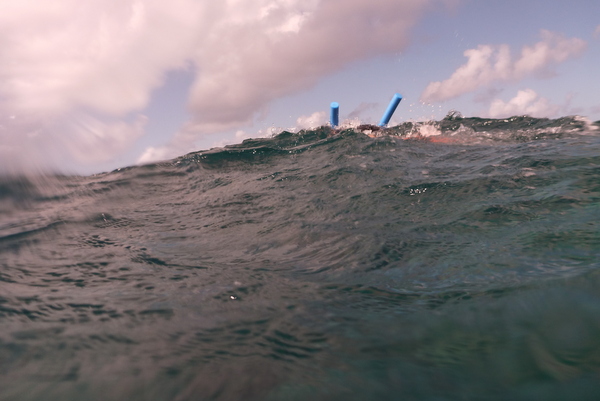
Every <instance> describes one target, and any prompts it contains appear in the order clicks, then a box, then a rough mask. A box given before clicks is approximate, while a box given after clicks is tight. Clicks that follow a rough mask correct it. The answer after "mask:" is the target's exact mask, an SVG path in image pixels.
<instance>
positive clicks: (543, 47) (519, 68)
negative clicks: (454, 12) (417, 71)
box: [421, 30, 586, 102]
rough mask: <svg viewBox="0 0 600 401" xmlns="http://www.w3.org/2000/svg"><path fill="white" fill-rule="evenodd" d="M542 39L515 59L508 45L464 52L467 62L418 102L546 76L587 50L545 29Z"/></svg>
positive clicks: (583, 44) (433, 84) (579, 42)
mask: <svg viewBox="0 0 600 401" xmlns="http://www.w3.org/2000/svg"><path fill="white" fill-rule="evenodd" d="M541 36H542V40H541V41H540V42H538V43H536V44H534V45H533V46H524V47H523V49H522V50H521V54H520V56H519V57H518V58H517V59H515V60H513V57H512V55H511V52H510V47H509V46H508V45H499V46H492V45H479V46H478V47H477V48H476V49H469V50H466V51H465V52H464V55H465V57H467V58H468V61H467V63H466V64H464V65H462V66H460V67H459V68H458V69H457V70H456V71H455V72H454V73H453V74H452V75H451V76H450V78H448V79H447V80H445V81H438V82H431V83H430V84H429V85H428V86H427V88H425V90H424V91H423V94H422V95H421V100H422V101H423V102H441V101H444V100H448V99H452V98H455V97H458V96H460V95H463V94H465V93H469V92H473V91H475V90H477V89H479V88H481V87H485V86H487V85H489V84H491V83H493V82H498V81H500V82H503V81H504V82H506V81H518V80H520V79H522V78H524V77H526V76H528V75H531V74H546V75H547V74H548V73H549V71H550V70H549V69H550V68H551V67H552V66H553V65H555V64H560V63H562V62H564V61H566V60H568V59H569V58H573V57H577V56H579V55H581V54H582V53H583V51H584V50H585V49H586V42H585V41H584V40H582V39H578V38H565V37H564V36H562V35H561V34H557V33H554V32H550V31H547V30H542V31H541Z"/></svg>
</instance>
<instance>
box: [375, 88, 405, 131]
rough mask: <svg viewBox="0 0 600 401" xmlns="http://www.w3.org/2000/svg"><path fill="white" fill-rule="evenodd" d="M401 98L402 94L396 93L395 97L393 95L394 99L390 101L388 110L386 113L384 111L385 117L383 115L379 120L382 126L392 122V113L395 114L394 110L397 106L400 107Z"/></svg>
mask: <svg viewBox="0 0 600 401" xmlns="http://www.w3.org/2000/svg"><path fill="white" fill-rule="evenodd" d="M401 100H402V95H400V94H398V93H396V94H394V97H392V100H391V101H390V104H389V106H388V108H387V110H386V111H385V113H383V117H381V121H380V122H379V126H380V127H385V126H386V125H387V123H389V122H390V118H392V114H394V111H396V107H398V105H399V104H400V101H401Z"/></svg>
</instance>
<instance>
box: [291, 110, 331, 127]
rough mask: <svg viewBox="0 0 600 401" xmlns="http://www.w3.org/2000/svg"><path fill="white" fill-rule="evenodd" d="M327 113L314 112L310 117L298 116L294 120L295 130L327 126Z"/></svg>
mask: <svg viewBox="0 0 600 401" xmlns="http://www.w3.org/2000/svg"><path fill="white" fill-rule="evenodd" d="M327 122H328V120H327V113H326V112H324V111H316V112H314V113H312V114H311V115H310V116H300V117H298V119H296V127H295V129H296V130H302V129H311V128H316V127H320V126H322V125H325V124H327Z"/></svg>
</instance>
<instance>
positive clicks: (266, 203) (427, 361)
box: [0, 116, 600, 401]
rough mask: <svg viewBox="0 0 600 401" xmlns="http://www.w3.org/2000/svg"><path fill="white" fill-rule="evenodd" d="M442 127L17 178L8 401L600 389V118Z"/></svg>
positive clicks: (6, 228) (1, 195)
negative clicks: (86, 173)
mask: <svg viewBox="0 0 600 401" xmlns="http://www.w3.org/2000/svg"><path fill="white" fill-rule="evenodd" d="M427 128H428V129H429V131H426V130H423V127H419V126H418V124H410V123H407V124H404V125H402V126H400V127H395V128H392V129H390V130H388V131H387V132H386V133H384V134H383V135H381V136H379V137H375V138H371V137H369V136H366V135H364V134H363V133H361V132H357V131H355V130H346V131H342V132H341V133H337V134H335V135H331V132H330V131H329V130H328V129H326V128H321V129H318V130H314V131H307V132H301V133H299V134H290V133H285V132H284V133H282V134H280V135H279V136H277V137H275V138H271V139H263V140H251V141H246V142H244V143H243V144H241V145H237V146H232V147H228V148H225V149H221V150H213V151H207V152H198V153H192V154H189V155H186V156H184V157H181V158H179V159H176V160H173V161H171V162H168V163H162V164H156V165H149V166H143V167H132V168H126V169H121V170H119V171H115V172H112V173H107V174H101V175H96V176H92V177H65V176H45V177H4V178H2V179H1V180H0V400H2V401H5V400H307V399H310V400H509V399H510V400H534V399H535V400H566V399H569V400H597V399H600V398H599V397H600V225H599V223H598V219H599V217H600V135H598V133H599V132H600V131H598V128H597V125H594V124H588V123H586V122H585V121H583V120H582V119H578V118H570V117H568V118H563V119H559V120H544V119H541V120H540V119H532V118H527V117H519V118H512V119H509V120H483V119H476V118H468V119H467V118H460V117H456V116H455V117H449V118H447V119H445V120H443V121H441V122H438V123H435V124H429V125H427ZM434 128H435V129H438V130H441V132H442V136H435V137H430V138H429V139H439V138H445V139H442V140H441V141H440V140H437V141H436V142H431V141H430V140H422V139H419V138H418V137H417V136H415V135H414V134H415V132H417V131H418V130H419V129H421V130H422V132H430V131H431V129H434ZM406 138H410V139H409V140H405V139H406Z"/></svg>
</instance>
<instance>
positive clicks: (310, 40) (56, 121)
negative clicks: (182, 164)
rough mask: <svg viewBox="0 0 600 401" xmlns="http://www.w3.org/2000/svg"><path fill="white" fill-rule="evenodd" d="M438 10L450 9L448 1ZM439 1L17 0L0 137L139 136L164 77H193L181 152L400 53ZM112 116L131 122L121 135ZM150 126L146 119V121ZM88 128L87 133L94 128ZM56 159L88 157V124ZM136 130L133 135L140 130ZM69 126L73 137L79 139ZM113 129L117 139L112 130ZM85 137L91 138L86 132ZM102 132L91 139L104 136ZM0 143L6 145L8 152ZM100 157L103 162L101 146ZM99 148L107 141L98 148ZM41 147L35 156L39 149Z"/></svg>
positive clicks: (3, 80) (174, 148)
mask: <svg viewBox="0 0 600 401" xmlns="http://www.w3.org/2000/svg"><path fill="white" fill-rule="evenodd" d="M446 3H447V4H446ZM451 3H452V2H448V0H446V1H444V0H405V1H402V2H398V1H397V0H348V1H344V2H340V1H337V0H255V1H252V2H248V1H244V0H223V1H218V2H210V1H198V0H171V1H168V2H165V1H160V0H89V1H86V2H81V1H77V0H53V1H52V2H39V1H35V0H21V1H18V2H8V1H4V2H2V3H1V4H0V32H2V35H0V116H4V117H6V116H11V115H16V116H18V117H19V118H20V119H21V120H22V121H25V120H26V121H27V124H25V125H24V126H19V127H16V126H15V127H13V128H16V129H21V130H22V131H20V132H19V133H15V134H6V132H5V131H6V130H4V131H2V130H0V136H1V137H0V140H2V143H3V146H2V147H0V159H2V160H3V161H4V160H6V159H4V156H5V152H4V151H3V150H2V149H6V148H11V149H12V148H14V147H18V148H20V149H21V152H22V154H23V155H24V156H23V157H24V158H25V157H26V155H27V154H31V153H32V152H33V153H34V152H35V149H36V146H37V145H36V143H41V142H40V141H37V142H35V143H32V142H27V141H23V140H18V139H14V137H20V136H27V135H29V134H31V133H32V132H36V135H43V136H44V137H47V138H54V139H52V140H50V139H49V141H55V140H56V141H58V142H61V141H62V140H61V138H64V136H65V134H64V133H63V132H59V128H61V127H63V126H64V125H65V124H66V125H68V122H69V121H70V120H71V119H72V118H78V116H82V115H85V116H87V117H86V118H89V119H95V120H96V121H97V122H98V124H106V125H107V130H108V131H110V132H112V133H113V134H110V133H108V134H107V135H106V136H105V140H106V141H109V140H114V139H115V137H120V136H119V135H121V136H126V137H127V138H128V139H124V140H122V141H120V142H119V143H120V145H119V146H114V147H112V151H113V152H117V151H122V150H123V149H124V148H125V147H126V144H131V143H132V142H133V141H135V139H137V138H138V137H139V136H140V135H143V125H140V124H138V123H136V122H132V121H135V120H136V117H135V116H136V115H137V114H139V113H140V112H142V111H143V109H144V108H145V107H146V106H147V105H148V102H149V100H150V98H151V96H152V92H153V90H155V89H156V88H158V87H160V86H161V85H162V83H163V79H164V77H165V75H166V73H168V72H169V71H172V70H176V69H187V70H189V71H191V72H193V73H194V74H195V79H194V82H193V84H192V86H191V88H190V91H189V100H188V109H189V110H188V111H189V113H190V115H191V116H192V117H191V119H190V121H188V122H187V123H186V124H185V125H184V126H183V127H182V128H181V130H180V131H179V132H178V133H177V135H176V136H175V138H174V139H173V140H172V141H171V142H170V143H169V145H168V146H167V149H163V150H161V151H158V150H156V149H155V150H150V149H149V150H148V152H146V153H148V154H150V153H152V152H154V154H156V155H159V154H161V155H163V157H164V156H166V155H168V156H169V157H170V156H172V155H174V154H176V153H174V152H181V151H186V150H189V148H190V147H192V146H193V145H194V142H195V141H196V140H197V139H198V138H199V136H201V135H204V134H209V133H215V132H219V131H224V130H229V129H234V128H236V127H240V126H242V125H244V124H247V123H249V122H252V120H253V118H254V117H255V116H256V115H257V113H260V112H262V111H264V110H265V109H266V108H267V106H268V104H269V103H270V102H271V101H272V100H273V99H276V98H279V97H282V96H286V95H289V94H292V93H294V92H296V91H299V90H303V89H306V88H308V87H310V86H311V85H314V84H315V83H316V82H317V81H318V80H319V79H320V78H321V77H323V76H325V75H327V74H330V73H332V72H334V71H336V70H339V69H340V68H342V67H343V66H344V65H346V64H347V63H349V62H352V61H355V60H358V59H362V58H366V57H370V56H375V55H380V54H386V53H393V52H398V51H400V50H402V49H403V48H405V47H406V46H407V45H408V42H409V31H410V29H411V27H413V26H414V25H415V24H416V23H417V22H418V21H419V18H420V17H421V15H422V14H423V13H424V12H425V11H426V10H427V9H428V7H429V6H431V5H432V4H446V6H448V4H451ZM116 119H123V120H124V121H129V122H128V123H124V124H126V125H128V126H130V129H125V128H124V126H123V125H119V123H117V122H116ZM150 123H151V121H149V122H148V124H150ZM98 127H100V125H96V126H95V127H94V128H93V130H92V131H94V130H95V131H94V132H96V133H98V132H99V131H98V129H99V128H98ZM70 129H72V130H74V131H73V134H68V135H67V136H68V137H69V138H70V146H69V147H68V150H67V151H65V152H62V153H63V154H62V155H61V157H63V156H65V155H67V154H68V155H70V157H71V158H73V159H78V158H79V159H81V158H82V157H83V156H84V155H89V153H90V151H92V152H93V149H90V146H89V143H90V142H89V138H90V136H89V135H90V132H87V133H86V130H89V129H91V125H90V124H79V125H77V124H75V126H72V127H71V128H70ZM140 129H142V131H140ZM77 130H82V131H81V132H83V133H82V134H81V135H77V134H76V132H77ZM116 132H119V134H118V135H117V134H114V133H116ZM92 136H93V135H92ZM101 137H102V135H96V138H97V141H96V142H98V141H101ZM7 141H10V143H9V144H8V145H7ZM96 148H98V153H99V155H98V157H96V156H94V157H86V160H90V161H91V160H99V159H104V158H105V155H104V154H103V152H104V150H102V147H96ZM104 148H105V150H107V151H108V149H109V148H111V146H107V147H104ZM38 151H39V149H38Z"/></svg>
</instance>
